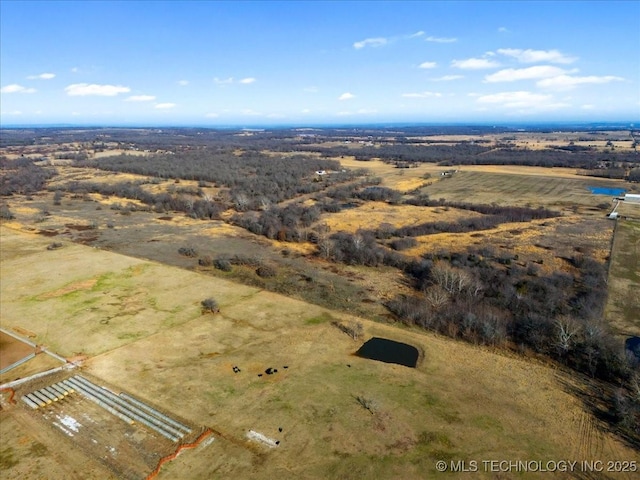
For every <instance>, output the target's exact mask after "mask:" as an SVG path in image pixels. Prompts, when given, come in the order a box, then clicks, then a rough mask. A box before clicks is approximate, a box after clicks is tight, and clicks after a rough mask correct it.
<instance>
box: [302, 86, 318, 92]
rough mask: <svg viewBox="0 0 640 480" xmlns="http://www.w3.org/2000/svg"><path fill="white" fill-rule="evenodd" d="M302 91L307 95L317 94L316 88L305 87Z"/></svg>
mask: <svg viewBox="0 0 640 480" xmlns="http://www.w3.org/2000/svg"><path fill="white" fill-rule="evenodd" d="M302 90H303V91H305V92H309V93H318V87H306V88H303V89H302Z"/></svg>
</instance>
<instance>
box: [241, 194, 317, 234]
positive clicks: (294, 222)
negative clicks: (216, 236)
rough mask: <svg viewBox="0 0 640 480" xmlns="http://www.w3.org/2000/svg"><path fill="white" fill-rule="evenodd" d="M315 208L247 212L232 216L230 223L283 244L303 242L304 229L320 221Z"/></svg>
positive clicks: (274, 208) (270, 209)
mask: <svg viewBox="0 0 640 480" xmlns="http://www.w3.org/2000/svg"><path fill="white" fill-rule="evenodd" d="M320 213H321V210H320V208H319V207H317V206H310V207H308V206H303V205H300V204H295V203H294V204H290V205H287V206H285V207H275V206H274V207H271V208H269V209H267V210H265V211H263V212H259V213H258V212H248V213H245V214H237V215H234V216H233V217H232V219H231V222H232V223H234V224H235V225H238V226H240V227H242V228H245V229H247V230H249V231H250V232H251V233H254V234H256V235H264V236H265V237H267V238H270V239H272V240H273V239H275V240H280V241H284V242H300V241H305V240H306V236H305V233H304V231H303V230H304V229H305V228H308V227H310V226H311V225H312V224H313V223H315V222H316V221H317V220H319V219H320Z"/></svg>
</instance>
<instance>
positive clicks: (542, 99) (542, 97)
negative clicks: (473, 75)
mask: <svg viewBox="0 0 640 480" xmlns="http://www.w3.org/2000/svg"><path fill="white" fill-rule="evenodd" d="M476 101H477V102H478V103H481V104H489V105H496V106H502V107H505V108H520V109H529V110H554V109H557V108H564V107H568V106H569V105H568V104H566V103H558V102H554V99H553V96H551V95H547V94H542V93H532V92H527V91H518V92H501V93H494V94H491V95H482V96H480V97H478V99H477V100H476Z"/></svg>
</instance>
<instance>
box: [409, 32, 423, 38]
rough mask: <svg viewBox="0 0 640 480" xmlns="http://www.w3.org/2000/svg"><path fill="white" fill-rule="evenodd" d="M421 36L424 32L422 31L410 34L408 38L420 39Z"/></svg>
mask: <svg viewBox="0 0 640 480" xmlns="http://www.w3.org/2000/svg"><path fill="white" fill-rule="evenodd" d="M423 35H424V32H423V31H422V30H420V31H419V32H416V33H412V34H411V35H409V38H416V37H421V36H423Z"/></svg>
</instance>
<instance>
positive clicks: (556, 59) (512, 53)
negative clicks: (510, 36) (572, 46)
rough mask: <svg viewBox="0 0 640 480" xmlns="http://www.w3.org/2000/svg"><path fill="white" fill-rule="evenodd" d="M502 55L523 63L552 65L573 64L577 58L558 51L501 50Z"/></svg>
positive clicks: (499, 50)
mask: <svg viewBox="0 0 640 480" xmlns="http://www.w3.org/2000/svg"><path fill="white" fill-rule="evenodd" d="M498 53H499V54H500V55H505V56H507V57H513V58H515V59H516V60H518V61H519V62H521V63H536V62H551V63H573V62H575V61H576V60H577V58H576V57H569V56H567V55H565V54H564V53H562V52H560V51H558V50H532V49H530V48H529V49H527V50H522V49H519V48H500V49H498Z"/></svg>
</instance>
